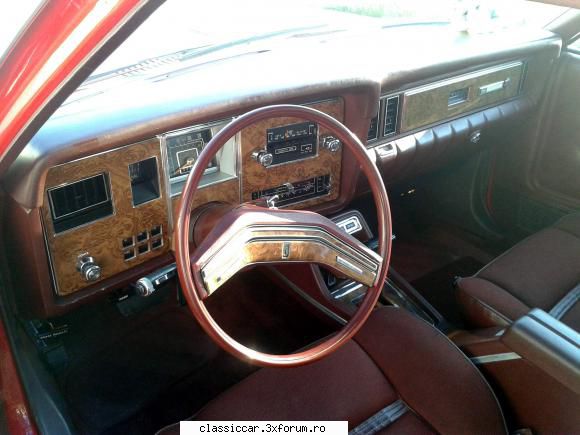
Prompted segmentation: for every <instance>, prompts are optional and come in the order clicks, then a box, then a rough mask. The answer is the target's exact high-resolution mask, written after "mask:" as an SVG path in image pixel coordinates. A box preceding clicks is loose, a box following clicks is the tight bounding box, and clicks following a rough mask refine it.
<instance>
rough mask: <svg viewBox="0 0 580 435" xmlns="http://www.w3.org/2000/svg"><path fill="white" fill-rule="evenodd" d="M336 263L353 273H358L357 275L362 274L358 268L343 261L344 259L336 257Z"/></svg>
mask: <svg viewBox="0 0 580 435" xmlns="http://www.w3.org/2000/svg"><path fill="white" fill-rule="evenodd" d="M336 263H337V264H340V265H341V266H343V267H346V268H347V269H350V270H352V271H353V272H355V273H358V274H359V275H362V274H363V271H362V269H361V268H360V267H357V266H355V265H354V264H352V263H351V262H350V261H348V260H345V259H344V258H342V257H340V256H338V255H337V256H336Z"/></svg>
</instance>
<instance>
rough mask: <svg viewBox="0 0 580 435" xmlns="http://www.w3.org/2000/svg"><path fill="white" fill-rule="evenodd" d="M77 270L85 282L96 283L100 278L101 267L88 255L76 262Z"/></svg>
mask: <svg viewBox="0 0 580 435" xmlns="http://www.w3.org/2000/svg"><path fill="white" fill-rule="evenodd" d="M77 270H78V271H79V272H80V273H81V276H82V277H83V279H84V280H85V281H87V282H91V281H96V280H98V279H99V278H100V277H101V266H99V265H98V264H97V262H96V261H95V259H94V258H93V257H91V256H90V255H83V256H81V257H79V259H78V261H77Z"/></svg>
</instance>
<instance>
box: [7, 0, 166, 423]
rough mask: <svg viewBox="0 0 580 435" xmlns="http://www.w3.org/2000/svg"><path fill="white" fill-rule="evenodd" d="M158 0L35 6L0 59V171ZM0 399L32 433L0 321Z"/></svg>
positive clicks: (61, 0)
mask: <svg viewBox="0 0 580 435" xmlns="http://www.w3.org/2000/svg"><path fill="white" fill-rule="evenodd" d="M161 3H162V1H161V0H100V1H97V0H45V1H44V2H43V3H42V4H41V5H40V6H39V8H38V9H37V10H36V11H35V13H34V14H33V15H32V17H31V18H30V19H29V21H28V23H27V24H26V25H25V26H24V28H23V30H22V31H21V33H20V34H19V36H18V37H17V38H16V40H15V41H14V42H13V43H12V45H11V46H10V48H9V49H8V50H7V52H6V54H5V55H4V57H3V58H2V60H1V61H0V176H2V174H1V171H2V168H7V167H8V165H9V164H10V163H11V161H12V160H13V159H14V158H15V157H16V156H17V155H18V154H19V153H20V152H21V151H22V148H23V146H24V144H23V143H21V142H22V141H20V142H19V140H20V139H22V138H23V137H25V135H26V134H33V133H34V131H32V129H33V128H34V125H35V124H34V121H35V120H38V118H39V117H40V113H41V112H44V113H43V116H48V114H47V113H46V110H47V108H48V107H51V106H50V103H51V102H54V101H55V99H56V98H57V96H58V95H59V92H60V91H62V88H63V85H64V84H65V83H68V82H70V81H71V80H72V79H73V77H75V75H77V74H78V73H79V70H80V68H81V67H83V66H84V65H85V64H87V62H88V61H89V60H90V59H91V58H92V57H93V56H94V55H95V53H96V52H97V50H99V49H100V48H102V46H103V45H104V44H105V42H107V41H108V40H109V39H110V38H111V37H112V36H113V35H115V34H116V33H117V32H119V31H120V30H121V29H122V28H123V27H124V24H126V23H127V21H128V20H129V19H130V18H132V17H133V16H134V15H135V14H136V13H137V12H138V11H140V10H141V9H144V7H145V6H150V4H154V5H155V4H156V5H159V4H161ZM145 16H146V15H145ZM145 16H144V17H143V19H144V18H145ZM83 73H86V74H88V72H84V71H83ZM77 77H78V75H77ZM0 400H2V404H1V405H2V407H3V410H2V411H3V412H4V417H5V422H6V425H7V427H6V429H7V430H8V431H9V433H10V434H36V433H37V429H36V426H35V423H34V420H33V416H32V414H31V413H30V409H29V406H28V404H27V401H26V395H25V393H24V389H23V387H22V383H21V382H20V377H19V374H18V368H17V366H16V363H15V359H14V355H13V353H12V349H11V347H10V342H9V340H8V336H7V333H6V329H5V326H4V323H3V322H2V321H1V320H0Z"/></svg>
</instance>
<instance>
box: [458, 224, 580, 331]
mask: <svg viewBox="0 0 580 435" xmlns="http://www.w3.org/2000/svg"><path fill="white" fill-rule="evenodd" d="M579 283H580V214H573V215H569V216H566V217H564V218H562V219H561V220H560V221H558V222H557V223H556V224H555V225H554V226H552V227H550V228H547V229H545V230H542V231H540V232H538V233H536V234H534V235H532V236H530V237H528V238H527V239H525V240H523V241H522V242H520V243H518V244H517V245H516V246H514V247H513V248H512V249H510V250H508V251H507V252H505V253H504V254H503V255H501V256H500V257H498V258H497V259H495V260H494V261H492V262H491V263H490V264H488V265H487V266H486V267H484V268H483V269H482V270H480V271H479V272H478V273H477V274H476V275H475V276H474V277H471V278H464V279H461V280H459V281H458V293H457V297H458V300H459V302H460V305H461V307H462V309H463V312H464V314H465V317H466V319H467V321H468V323H470V324H471V325H472V326H476V327H489V326H498V325H499V326H506V325H508V324H509V323H511V322H512V321H514V320H515V319H517V318H518V317H521V316H522V315H523V314H525V313H526V312H528V311H529V310H530V309H532V308H541V309H542V310H544V311H547V312H550V311H551V310H552V309H554V308H555V307H556V306H557V305H558V304H559V303H560V302H561V301H564V302H566V300H568V301H571V302H574V300H576V301H577V300H578V298H577V297H576V299H574V297H575V296H574V295H575V294H576V293H575V289H576V288H577V286H578V284H579ZM556 311H557V310H556ZM560 320H561V321H563V322H564V323H567V324H568V325H569V326H571V327H572V328H575V329H577V330H578V329H580V308H579V307H577V304H574V303H571V304H570V306H567V309H566V310H565V312H563V313H561V315H560Z"/></svg>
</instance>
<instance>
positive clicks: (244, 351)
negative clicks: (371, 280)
mask: <svg viewBox="0 0 580 435" xmlns="http://www.w3.org/2000/svg"><path fill="white" fill-rule="evenodd" d="M279 117H294V118H299V119H304V120H308V121H313V122H316V123H318V124H319V125H321V126H323V127H324V128H326V129H327V130H329V131H330V132H331V133H332V134H333V135H334V136H336V137H337V138H338V139H339V140H340V141H341V142H342V144H343V146H345V147H346V148H347V149H348V150H349V151H350V152H351V154H352V155H353V156H354V157H355V158H356V160H357V161H358V163H359V164H360V166H361V169H362V171H363V173H364V174H365V175H366V177H367V179H368V182H369V184H370V187H371V190H372V194H373V198H374V201H375V205H376V209H377V219H378V241H379V243H378V254H379V255H380V257H381V258H382V262H381V264H380V265H379V270H378V272H377V279H376V281H375V284H374V285H373V286H372V287H369V288H368V290H367V293H366V296H365V298H364V299H363V301H362V303H361V304H360V306H359V309H358V310H357V312H356V313H355V314H354V316H353V317H352V318H351V319H350V321H349V322H348V323H347V324H346V325H345V326H344V327H343V328H342V329H341V330H340V331H338V332H337V333H336V334H335V335H333V336H331V337H329V338H327V339H326V340H324V341H323V342H321V343H319V344H317V345H316V346H314V347H312V348H309V349H307V350H304V351H301V352H298V353H294V354H290V355H272V354H267V353H263V352H259V351H256V350H253V349H250V348H248V347H246V346H244V345H242V344H241V343H239V342H237V341H236V340H234V339H233V338H232V337H230V336H229V335H228V334H227V333H226V332H225V331H224V330H223V329H221V327H220V326H219V325H218V324H217V323H216V322H215V320H214V319H213V318H212V317H211V315H210V313H209V312H208V310H207V308H206V307H205V304H204V303H203V301H202V300H201V298H200V296H199V293H198V291H197V290H196V288H201V287H199V286H203V281H202V280H201V279H200V277H199V275H198V274H196V273H193V271H192V267H191V256H190V243H189V242H190V240H189V237H190V231H189V229H190V216H191V211H192V210H191V208H192V200H193V197H194V195H195V192H196V190H197V187H198V185H199V183H200V181H201V178H202V176H203V173H204V170H205V168H207V166H208V165H209V164H210V162H211V160H212V158H213V156H214V155H215V154H216V153H217V152H218V151H219V150H220V148H221V147H222V146H223V145H224V144H225V143H226V142H227V141H228V140H229V139H230V138H231V137H233V136H234V135H236V134H237V133H238V132H240V131H241V130H243V129H244V128H246V127H248V126H250V125H252V124H254V123H256V122H257V121H262V120H264V119H268V118H279ZM390 216H391V215H390V207H389V200H388V196H387V192H386V189H385V186H384V184H383V180H382V178H381V176H380V174H379V172H378V170H377V167H376V165H375V164H374V162H373V161H372V160H371V158H370V157H369V155H368V154H367V150H366V148H365V146H364V145H363V144H362V143H361V141H360V140H359V139H358V137H356V136H355V135H354V134H353V133H352V132H351V131H350V130H349V129H348V128H346V127H345V126H344V125H343V124H341V123H340V122H339V121H337V120H336V119H334V118H332V117H331V116H329V115H327V114H325V113H323V112H320V111H318V110H315V109H312V108H308V107H304V106H295V105H274V106H266V107H262V108H258V109H255V110H252V111H251V112H248V113H246V114H244V115H242V116H240V117H238V118H236V119H235V120H233V121H232V122H231V123H230V124H228V125H227V126H226V127H224V128H223V129H222V130H220V131H219V132H218V133H217V134H216V135H215V136H214V137H213V138H212V139H211V141H210V142H209V143H208V144H207V145H206V147H205V148H204V149H203V151H202V152H201V154H200V155H199V157H198V159H197V161H196V162H195V164H194V167H193V168H192V170H191V172H190V174H189V176H188V178H187V181H186V183H185V186H184V189H183V192H182V197H181V201H180V205H179V210H178V214H177V220H176V222H175V230H174V238H175V239H174V242H175V244H174V246H175V257H176V265H177V272H178V276H179V279H180V282H181V285H182V288H183V293H184V296H185V298H186V300H187V303H188V305H189V308H190V309H191V312H192V313H193V315H194V317H195V318H196V319H197V321H198V322H199V324H200V325H201V327H202V328H203V329H204V331H205V332H206V333H207V334H208V335H209V336H210V337H211V338H212V339H213V340H214V341H215V342H216V343H217V344H218V345H219V346H221V347H222V348H223V349H224V350H226V351H227V352H229V353H231V354H232V355H234V356H236V357H238V358H240V359H243V360H247V361H249V362H251V363H254V364H257V365H261V366H269V367H295V366H299V365H304V364H307V363H311V362H314V361H317V360H319V359H321V358H323V357H324V356H327V355H329V354H330V353H332V352H334V351H336V350H337V349H338V348H340V347H341V346H342V345H344V344H345V343H346V342H347V341H348V340H349V339H350V338H351V337H352V336H353V335H354V334H356V332H357V331H358V330H359V329H360V328H361V326H362V325H363V324H364V322H365V321H366V320H367V318H368V316H369V315H370V313H371V312H372V310H373V308H374V306H375V305H376V303H377V300H378V298H379V296H380V293H381V289H382V286H383V283H384V281H385V279H386V275H387V271H388V268H389V260H390V254H391V233H392V231H391V218H390Z"/></svg>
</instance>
